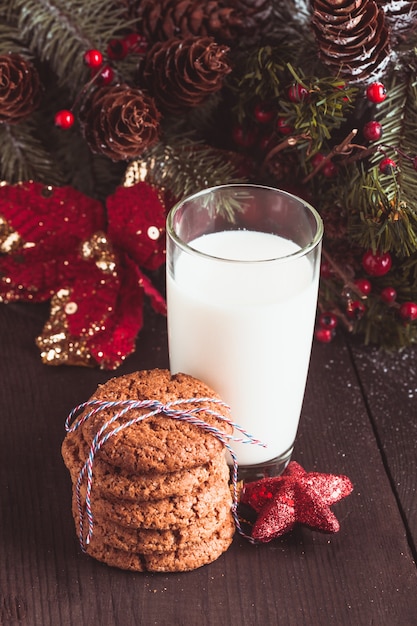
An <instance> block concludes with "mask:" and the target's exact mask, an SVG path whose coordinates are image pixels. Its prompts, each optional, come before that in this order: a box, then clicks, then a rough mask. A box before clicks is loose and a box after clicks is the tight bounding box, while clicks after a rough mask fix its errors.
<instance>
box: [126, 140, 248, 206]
mask: <svg viewBox="0 0 417 626" xmlns="http://www.w3.org/2000/svg"><path fill="white" fill-rule="evenodd" d="M170 139H171V140H172V143H158V144H157V145H156V146H154V147H153V148H150V149H149V150H147V151H146V152H145V154H144V155H143V156H142V158H141V159H140V161H139V162H135V163H134V164H132V165H131V166H130V169H132V168H134V169H135V170H136V171H139V170H140V171H142V172H146V179H147V180H149V181H150V182H152V183H153V184H155V185H157V186H158V187H160V188H165V189H168V190H169V191H170V192H171V193H172V194H173V195H174V196H175V197H176V198H182V197H184V196H188V195H190V194H192V193H195V192H197V191H199V190H201V189H204V188H207V187H215V186H217V185H221V184H225V183H233V182H235V183H237V182H243V178H242V177H239V176H238V174H237V167H235V166H234V165H233V163H232V162H231V161H230V158H228V157H230V155H225V154H224V153H223V152H222V151H220V150H216V149H214V148H212V147H210V146H207V145H205V144H203V143H201V142H195V141H192V140H191V139H189V138H180V137H177V138H176V140H174V138H173V137H171V138H170ZM127 176H128V177H129V168H128V172H127ZM131 182H135V181H134V180H133V181H131Z"/></svg>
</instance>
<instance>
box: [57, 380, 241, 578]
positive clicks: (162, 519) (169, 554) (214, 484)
mask: <svg viewBox="0 0 417 626" xmlns="http://www.w3.org/2000/svg"><path fill="white" fill-rule="evenodd" d="M201 399H204V401H203V402H201ZM126 400H129V401H132V400H134V401H137V402H140V401H144V400H157V401H159V402H161V403H162V404H163V405H166V404H167V403H169V402H176V401H178V400H186V401H187V402H186V404H184V405H177V406H175V407H173V408H175V409H177V410H181V411H185V412H189V411H190V410H192V409H193V408H196V407H199V408H202V409H204V410H203V411H202V412H198V413H197V414H196V417H197V418H198V419H199V420H202V421H203V422H205V423H206V424H208V425H209V426H210V427H211V428H212V429H215V431H216V432H218V433H223V434H231V433H232V431H233V427H232V426H231V425H230V423H229V422H228V421H223V420H222V419H220V418H219V417H217V416H216V415H215V414H217V415H219V414H220V415H221V416H224V417H225V418H226V419H227V420H228V419H229V413H228V409H227V408H226V407H225V406H224V405H223V404H218V403H217V402H216V400H220V398H219V396H218V395H217V394H216V393H214V392H213V390H212V389H210V388H209V387H207V385H205V384H204V383H202V382H201V381H199V380H196V379H195V378H193V377H191V376H188V375H185V374H176V375H174V376H171V374H170V372H169V371H168V370H145V371H141V372H135V373H133V374H128V375H125V376H120V377H117V378H113V379H111V380H109V381H108V382H107V383H105V384H104V385H101V386H100V387H99V388H98V389H97V391H96V392H95V393H94V394H93V396H92V397H91V398H90V402H92V401H101V402H105V403H112V402H118V403H119V402H123V401H126ZM193 400H195V402H193ZM189 401H191V402H189ZM92 408H94V407H93V406H92V405H91V404H89V403H87V407H86V408H85V410H84V413H83V414H81V415H80V416H79V418H78V420H77V421H78V422H79V423H80V425H79V427H78V428H76V429H74V430H71V431H70V432H69V433H68V434H67V436H66V438H65V440H64V442H63V445H62V454H63V458H64V462H65V464H66V466H67V468H68V469H69V471H70V474H71V479H72V482H73V514H74V519H75V523H76V528H77V532H78V533H79V532H80V512H81V514H83V512H84V509H85V498H86V485H85V479H84V480H83V481H82V484H81V489H80V490H79V493H78V499H77V492H76V491H77V490H76V482H77V480H78V477H79V473H80V471H81V470H82V468H83V466H84V464H85V462H86V460H87V457H88V455H89V454H90V450H91V447H92V445H93V447H94V444H93V442H94V437H95V436H96V435H97V433H99V432H100V429H102V428H104V427H107V425H108V422H109V420H111V419H112V418H114V416H115V414H116V413H119V412H120V410H121V408H122V407H121V406H120V405H118V406H116V407H115V406H111V405H110V404H106V405H104V406H103V407H101V408H102V409H103V410H99V411H97V412H93V413H92V414H91V415H90V417H89V418H88V419H86V420H85V421H83V416H84V415H85V414H86V413H87V412H89V411H91V409H92ZM149 410H150V409H149V408H145V407H143V408H133V409H131V410H129V411H127V412H126V413H124V414H123V415H120V416H118V417H117V419H116V420H115V421H114V422H112V424H111V426H110V427H108V428H109V429H110V431H112V430H113V429H115V428H118V427H119V426H121V425H123V424H124V423H126V422H127V421H131V420H134V419H135V418H137V417H139V416H140V415H143V414H146V413H148V412H149ZM106 432H109V430H106ZM84 478H85V477H84ZM228 483H229V469H228V466H227V463H226V458H225V448H224V446H223V444H222V442H221V441H219V439H218V438H217V437H216V436H215V435H214V434H213V433H212V432H210V428H209V429H208V430H207V429H205V428H201V427H200V426H197V425H195V424H192V423H190V422H189V421H185V420H179V419H173V418H172V417H167V416H166V415H164V414H158V415H155V416H152V417H147V418H146V419H144V420H143V421H138V422H135V423H133V424H131V425H129V426H128V427H127V428H125V429H122V430H120V431H118V432H117V433H116V434H112V435H111V436H110V437H109V438H108V439H107V440H106V442H105V443H104V444H103V445H102V446H101V447H100V449H99V450H98V451H97V454H96V455H95V457H94V464H93V479H92V489H91V497H90V502H91V511H92V514H93V520H94V524H93V528H92V536H91V539H90V541H89V542H88V543H86V544H85V550H86V552H87V553H88V554H90V555H91V556H92V557H94V558H96V559H97V560H100V561H103V562H105V563H107V564H108V565H112V566H116V567H120V568H123V569H132V570H136V571H186V570H191V569H195V568H197V567H200V566H202V565H205V564H207V563H210V562H212V561H214V560H215V559H217V558H218V557H219V556H220V555H221V554H222V553H223V552H224V551H225V550H226V549H227V548H228V547H229V545H230V543H231V541H232V538H233V535H234V531H235V524H234V520H233V516H232V513H231V507H232V500H231V494H230V489H229V484H228ZM87 530H88V527H87V524H86V523H85V520H84V523H83V524H82V538H83V539H84V540H85V538H86V534H87Z"/></svg>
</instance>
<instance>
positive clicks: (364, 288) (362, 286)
mask: <svg viewBox="0 0 417 626" xmlns="http://www.w3.org/2000/svg"><path fill="white" fill-rule="evenodd" d="M355 285H356V286H357V288H358V289H359V291H360V292H361V293H363V295H364V296H367V295H368V294H370V293H371V290H372V285H371V283H370V281H369V280H367V279H366V278H358V279H357V280H355Z"/></svg>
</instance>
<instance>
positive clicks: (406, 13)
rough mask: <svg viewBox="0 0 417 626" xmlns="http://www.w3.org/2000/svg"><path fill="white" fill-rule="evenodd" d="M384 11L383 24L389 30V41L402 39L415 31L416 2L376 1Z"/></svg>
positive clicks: (414, 0) (412, 0) (403, 0)
mask: <svg viewBox="0 0 417 626" xmlns="http://www.w3.org/2000/svg"><path fill="white" fill-rule="evenodd" d="M376 3H377V5H378V6H379V7H380V9H382V10H383V11H384V14H385V23H386V24H387V25H388V26H389V28H390V29H391V39H398V40H400V39H403V38H404V37H406V36H407V35H408V33H411V32H412V31H415V28H416V19H417V1H416V0H376Z"/></svg>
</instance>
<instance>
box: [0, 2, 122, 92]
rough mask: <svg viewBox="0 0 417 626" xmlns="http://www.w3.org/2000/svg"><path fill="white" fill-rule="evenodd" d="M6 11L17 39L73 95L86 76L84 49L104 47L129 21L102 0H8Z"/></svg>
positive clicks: (118, 10) (120, 12) (115, 8)
mask: <svg viewBox="0 0 417 626" xmlns="http://www.w3.org/2000/svg"><path fill="white" fill-rule="evenodd" d="M9 11H10V14H13V15H14V16H15V19H16V26H17V29H18V31H19V32H20V39H21V41H23V42H26V45H27V46H28V47H29V48H30V50H31V51H32V53H33V54H34V55H36V56H37V57H38V59H39V60H40V61H42V62H46V63H48V64H49V66H50V67H51V69H52V71H53V72H54V73H55V74H56V76H57V77H58V79H59V84H60V85H62V86H66V87H67V88H68V89H69V90H70V92H71V93H72V94H73V95H74V94H75V93H76V92H77V90H78V89H79V88H80V85H81V84H83V83H85V82H86V81H87V80H88V71H87V68H86V67H85V65H84V62H83V55H84V53H85V52H86V50H88V49H91V48H98V49H103V50H105V48H106V46H107V43H108V41H109V40H110V39H111V38H112V37H115V36H116V35H117V33H118V32H120V31H121V29H123V28H126V27H128V26H129V25H131V24H128V23H127V22H126V21H125V10H124V8H123V7H120V6H118V5H117V3H114V2H103V1H102V0H89V1H88V2H85V1H84V0H74V1H73V2H71V3H68V2H67V1H66V0H10V1H9Z"/></svg>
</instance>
